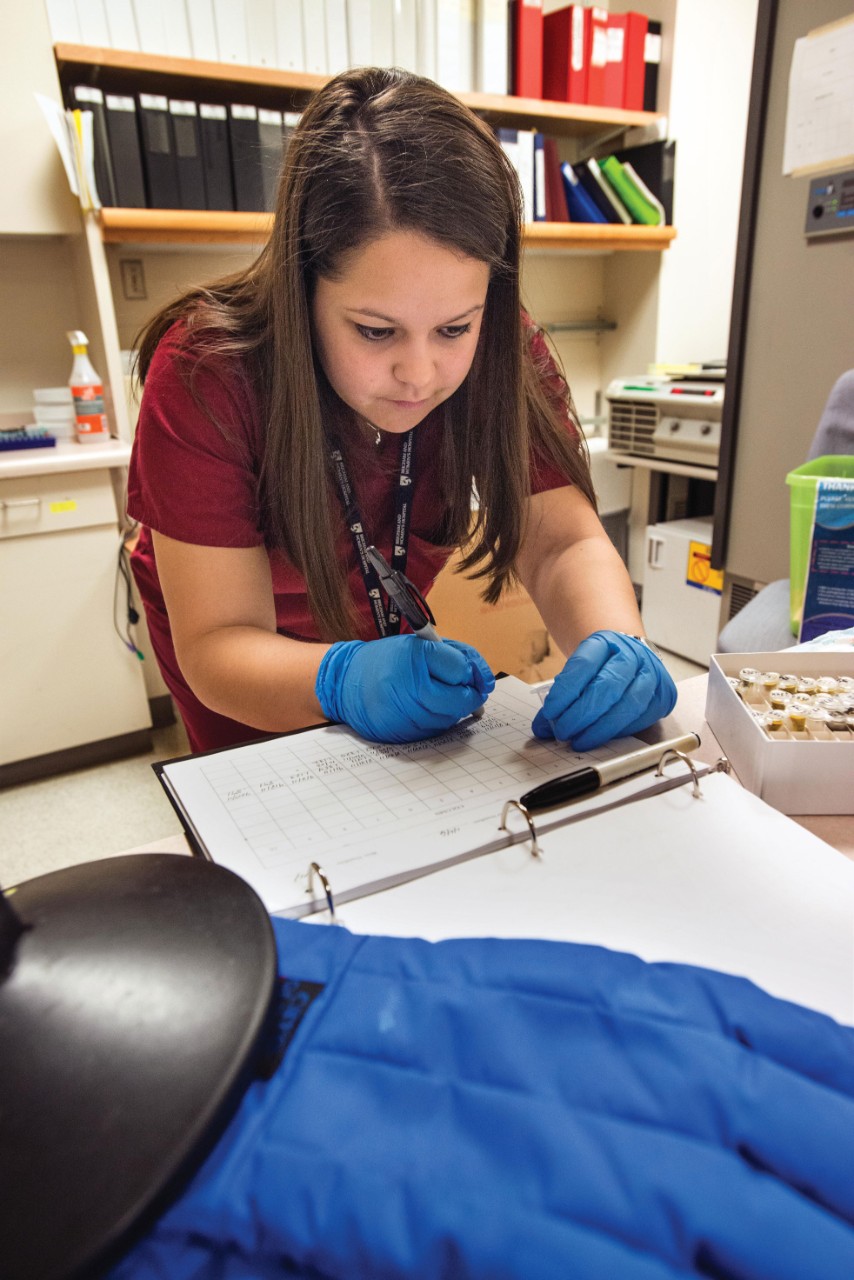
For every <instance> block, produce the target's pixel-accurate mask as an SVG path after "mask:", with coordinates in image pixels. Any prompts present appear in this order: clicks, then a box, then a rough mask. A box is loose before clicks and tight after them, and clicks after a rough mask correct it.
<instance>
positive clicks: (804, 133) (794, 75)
mask: <svg viewBox="0 0 854 1280" xmlns="http://www.w3.org/2000/svg"><path fill="white" fill-rule="evenodd" d="M845 162H850V163H854V16H852V17H851V18H847V19H845V21H844V22H838V23H834V24H832V25H831V26H828V27H821V28H819V29H818V30H817V31H814V32H812V33H811V34H810V35H808V36H803V37H802V38H801V39H800V40H796V41H795V48H794V52H793V54H792V65H791V69H790V71H789V97H788V104H787V109H786V135H785V142H784V145H783V173H784V174H795V173H803V172H807V171H820V170H821V169H825V168H834V167H839V166H841V165H842V164H843V163H845Z"/></svg>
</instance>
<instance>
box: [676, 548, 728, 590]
mask: <svg viewBox="0 0 854 1280" xmlns="http://www.w3.org/2000/svg"><path fill="white" fill-rule="evenodd" d="M685 581H686V582H687V584H688V586H689V587H698V588H699V589H700V590H701V591H714V592H715V594H716V595H720V594H721V592H722V591H723V589H724V575H723V570H722V569H713V568H712V548H711V547H710V546H708V545H707V544H706V543H705V542H690V543H689V544H688V571H687V573H686V575H685Z"/></svg>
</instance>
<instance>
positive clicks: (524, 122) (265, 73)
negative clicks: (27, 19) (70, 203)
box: [54, 44, 676, 252]
mask: <svg viewBox="0 0 854 1280" xmlns="http://www.w3.org/2000/svg"><path fill="white" fill-rule="evenodd" d="M54 56H55V58H56V65H57V70H58V72H59V77H60V81H61V83H62V85H63V88H65V89H67V88H68V87H69V85H71V84H73V83H75V82H76V81H77V80H79V79H81V78H84V79H85V80H86V81H87V82H88V83H90V84H94V85H100V86H109V88H110V89H112V90H114V91H125V92H137V91H139V90H144V91H145V92H150V93H163V94H166V95H171V96H175V95H184V96H188V97H195V96H197V94H198V92H199V89H200V87H201V86H203V87H204V94H205V96H206V98H208V99H209V100H211V101H216V102H222V103H224V104H227V103H230V102H234V101H235V100H239V99H240V98H241V96H242V97H251V99H252V100H253V101H254V102H255V104H256V105H258V106H266V105H269V106H275V107H277V108H279V109H281V108H282V107H283V106H287V108H288V109H291V110H300V109H301V108H302V107H304V106H305V105H306V104H307V102H308V101H309V99H310V98H311V97H312V95H313V94H314V93H316V92H317V91H318V89H320V88H322V87H323V85H324V84H326V83H327V81H328V80H329V79H330V78H331V77H329V76H320V75H312V74H311V73H309V72H296V71H280V70H276V69H274V68H270V67H253V66H236V65H234V64H233V63H224V62H204V61H201V60H196V59H189V58H169V57H165V56H161V55H159V54H150V53H133V52H130V51H125V50H120V49H107V48H100V47H93V46H89V45H76V44H57V45H55V46H54ZM458 96H459V98H460V100H461V101H462V102H464V103H466V105H467V106H469V107H471V109H472V110H473V111H476V112H477V113H478V115H480V116H482V117H483V118H484V119H485V120H487V121H488V122H489V124H490V125H492V126H493V127H495V128H498V127H499V126H502V125H505V126H509V127H515V128H530V129H538V130H540V131H541V132H543V133H549V134H551V135H552V136H557V137H565V138H583V139H585V140H587V141H589V140H591V139H592V138H595V137H596V136H597V135H598V134H602V135H608V136H610V135H612V134H613V133H614V132H616V131H620V130H623V129H629V128H634V127H637V126H642V125H648V124H651V123H654V122H656V121H658V120H661V119H662V118H663V117H662V116H661V115H660V114H658V113H656V112H650V111H623V110H618V109H615V108H606V107H588V106H581V105H577V104H575V103H566V102H548V101H540V100H539V99H533V98H515V97H500V96H497V95H494V94H485V93H461V94H459V95H458ZM100 226H101V234H102V237H103V240H104V243H105V244H141V245H145V244H150V245H153V244H160V245H172V246H175V247H180V246H187V247H189V246H192V245H235V246H239V245H246V246H250V247H251V246H253V245H260V244H263V243H264V241H265V240H266V238H267V235H268V234H269V229H270V226H271V220H270V215H267V214H261V213H259V214H254V213H222V212H206V211H203V210H198V211H192V210H189V211H187V210H167V209H162V210H158V209H114V208H105V209H103V210H102V211H101V216H100ZM675 235H676V232H675V230H674V229H673V228H672V227H643V226H630V227H624V226H614V225H607V226H601V225H593V224H585V223H563V222H561V223H534V224H530V225H529V226H528V227H527V228H526V230H525V243H526V245H527V246H528V247H529V248H532V249H539V250H549V251H552V252H559V251H561V250H565V251H570V250H576V251H581V250H588V251H590V250H593V251H598V252H613V251H618V252H619V251H626V250H628V251H638V250H645V251H651V252H661V251H662V250H665V249H667V248H668V247H669V245H670V242H671V241H672V240H673V238H674V237H675Z"/></svg>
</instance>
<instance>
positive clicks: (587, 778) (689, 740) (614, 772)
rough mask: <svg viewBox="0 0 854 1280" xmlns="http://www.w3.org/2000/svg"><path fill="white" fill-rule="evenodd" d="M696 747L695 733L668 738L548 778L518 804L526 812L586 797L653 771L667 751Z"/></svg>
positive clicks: (697, 742) (694, 748) (697, 738)
mask: <svg viewBox="0 0 854 1280" xmlns="http://www.w3.org/2000/svg"><path fill="white" fill-rule="evenodd" d="M699 745H700V739H699V737H698V736H697V734H696V733H684V734H682V735H681V736H680V737H678V738H668V739H667V740H666V741H665V742H656V743H653V745H652V746H650V747H643V748H641V749H640V750H639V751H629V752H627V753H626V754H625V755H621V756H613V757H612V758H611V759H610V760H603V761H602V762H601V764H596V765H584V766H582V767H581V768H580V769H573V770H572V772H571V773H564V774H562V775H561V776H560V777H559V778H550V779H549V781H548V782H544V783H542V784H541V785H540V786H538V787H534V788H533V790H532V791H526V792H525V794H524V795H523V796H520V798H519V803H520V804H521V805H523V806H524V808H525V809H527V811H528V812H529V813H535V812H537V810H539V809H551V808H554V807H555V806H556V805H560V804H568V803H569V801H570V800H577V799H578V797H579V796H584V795H589V794H590V792H591V791H598V790H599V789H600V788H601V787H605V786H608V785H609V784H610V783H612V782H619V781H621V780H622V779H623V778H630V777H631V776H632V774H635V773H643V771H644V770H645V769H654V768H655V767H656V766H657V765H658V764H660V762H661V760H662V758H663V757H664V756H665V755H667V754H668V753H670V752H676V753H680V752H686V751H696V749H697V747H699Z"/></svg>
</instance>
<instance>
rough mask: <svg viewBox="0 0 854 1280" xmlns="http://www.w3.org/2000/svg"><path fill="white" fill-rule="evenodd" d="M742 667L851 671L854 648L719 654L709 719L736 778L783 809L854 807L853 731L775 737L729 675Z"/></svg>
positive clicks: (800, 672) (712, 673) (799, 672)
mask: <svg viewBox="0 0 854 1280" xmlns="http://www.w3.org/2000/svg"><path fill="white" fill-rule="evenodd" d="M742 667H756V668H757V669H758V670H759V671H779V672H780V673H781V674H791V675H795V676H854V653H851V654H848V653H838V652H828V651H822V650H816V651H814V652H813V651H807V652H801V653H795V652H792V651H791V650H786V649H784V650H782V651H781V652H778V653H716V654H713V655H712V659H711V663H710V665H709V688H708V694H707V697H706V720H707V721H708V724H709V728H710V729H711V731H712V733H713V734H714V735H715V737H716V738H717V740H718V742H719V743H720V744H721V747H722V748H723V750H724V752H725V753H726V756H727V758H728V759H729V761H730V763H731V765H732V767H733V769H734V770H735V772H736V774H737V775H738V778H739V781H740V782H741V783H742V785H743V786H745V787H747V789H748V791H752V792H754V794H755V795H758V796H761V798H762V799H763V800H764V801H765V802H766V803H767V804H770V805H773V807H774V808H775V809H779V810H780V811H781V812H782V813H797V814H807V813H854V736H849V737H847V738H845V739H843V740H841V741H838V742H837V741H834V742H803V741H794V740H792V739H788V740H783V741H775V740H773V739H771V738H769V737H768V735H767V734H766V733H765V731H764V729H763V728H762V727H761V725H759V724H757V722H756V720H755V719H754V718H753V717H752V716H751V714H750V712H749V710H748V708H747V707H746V706H745V704H744V703H743V702H742V700H741V698H740V696H739V695H738V694H737V693H736V691H735V689H733V687H732V685H730V684H729V683H728V682H727V677H728V676H737V675H738V673H739V671H740V670H741V668H742Z"/></svg>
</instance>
